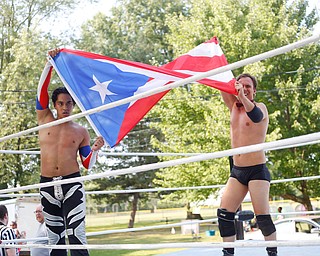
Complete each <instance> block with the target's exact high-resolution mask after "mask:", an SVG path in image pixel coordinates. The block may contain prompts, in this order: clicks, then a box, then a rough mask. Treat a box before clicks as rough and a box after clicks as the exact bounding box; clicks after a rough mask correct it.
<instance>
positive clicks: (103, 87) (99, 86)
mask: <svg viewBox="0 0 320 256" xmlns="http://www.w3.org/2000/svg"><path fill="white" fill-rule="evenodd" d="M92 79H93V81H94V82H95V83H96V84H95V85H94V86H92V87H90V88H89V89H90V90H93V91H97V92H98V93H99V94H100V98H101V102H102V104H103V103H104V100H105V98H106V96H107V95H115V93H113V92H111V91H109V90H108V85H109V84H110V83H111V82H112V80H109V81H105V82H103V83H101V82H100V81H99V80H98V79H97V78H96V77H95V75H93V76H92Z"/></svg>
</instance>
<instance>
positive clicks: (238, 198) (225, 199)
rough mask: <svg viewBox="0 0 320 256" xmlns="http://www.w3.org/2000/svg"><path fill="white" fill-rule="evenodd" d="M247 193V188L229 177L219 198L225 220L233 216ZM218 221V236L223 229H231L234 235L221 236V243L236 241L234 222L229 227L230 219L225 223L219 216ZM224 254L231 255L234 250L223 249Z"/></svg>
mask: <svg viewBox="0 0 320 256" xmlns="http://www.w3.org/2000/svg"><path fill="white" fill-rule="evenodd" d="M247 192H248V187H247V186H245V185H243V184H241V183H240V182H239V181H238V180H237V179H235V178H233V177H230V178H229V180H228V182H227V184H226V187H225V189H224V192H223V195H222V198H221V203H220V211H221V210H222V211H226V213H223V212H222V214H223V215H226V217H227V218H228V216H229V217H230V216H231V215H232V214H234V213H235V212H236V211H237V209H238V208H239V207H240V204H241V202H242V201H243V199H244V197H245V196H246V194H247ZM218 211H219V210H218ZM233 216H234V215H233ZM218 221H219V222H220V223H219V226H220V230H221V231H220V234H221V233H224V231H223V228H224V227H225V228H228V229H232V230H231V233H233V234H234V235H231V236H223V237H222V240H223V242H234V241H235V239H236V236H235V226H234V222H233V225H232V226H231V225H230V224H231V219H230V220H226V221H227V222H225V220H223V218H220V219H219V216H218ZM228 222H229V225H228ZM225 233H226V234H228V232H225ZM224 253H225V255H233V254H234V248H224Z"/></svg>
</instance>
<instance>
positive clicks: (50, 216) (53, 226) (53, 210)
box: [40, 187, 67, 256]
mask: <svg viewBox="0 0 320 256" xmlns="http://www.w3.org/2000/svg"><path fill="white" fill-rule="evenodd" d="M40 195H41V204H42V206H43V215H44V219H45V223H46V226H47V231H48V238H49V244H66V241H65V235H66V233H65V226H64V219H63V211H62V204H61V202H60V201H59V200H57V199H56V198H55V197H54V190H53V187H47V188H41V189H40ZM50 256H67V250H56V249H53V250H51V251H50Z"/></svg>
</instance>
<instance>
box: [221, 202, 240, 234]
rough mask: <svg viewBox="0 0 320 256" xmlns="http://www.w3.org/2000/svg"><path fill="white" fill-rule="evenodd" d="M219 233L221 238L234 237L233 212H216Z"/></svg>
mask: <svg viewBox="0 0 320 256" xmlns="http://www.w3.org/2000/svg"><path fill="white" fill-rule="evenodd" d="M217 216H218V223H219V231H220V236H221V237H228V236H234V235H235V234H236V227H235V225H234V217H235V213H234V212H229V211H227V210H226V209H221V208H219V209H218V211H217Z"/></svg>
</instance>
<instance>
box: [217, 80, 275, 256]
mask: <svg viewBox="0 0 320 256" xmlns="http://www.w3.org/2000/svg"><path fill="white" fill-rule="evenodd" d="M234 86H235V89H236V91H237V93H238V95H237V96H235V95H232V94H228V93H226V92H221V95H222V99H223V101H224V103H225V105H226V106H227V107H228V109H229V111H230V135H231V147H232V148H238V147H243V146H249V145H254V144H259V143H263V142H265V139H266V134H267V130H268V123H269V116H268V110H267V107H266V106H265V104H263V103H259V102H255V101H254V98H255V95H256V92H257V91H256V88H257V80H256V78H255V77H254V76H252V75H250V74H241V75H240V76H238V77H237V79H236V82H235V85H234ZM232 159H233V166H232V170H231V174H230V177H229V179H228V182H227V184H226V188H225V190H224V192H223V195H222V198H221V204H220V208H219V209H218V211H217V216H218V223H219V230H220V235H221V237H222V238H223V241H224V242H234V241H235V238H236V229H235V212H236V211H237V209H238V208H239V207H240V205H241V203H242V201H243V199H244V198H245V196H246V194H247V193H248V192H249V193H250V196H251V201H252V205H253V210H254V213H255V215H256V219H257V224H258V226H259V228H260V230H261V231H262V234H263V235H264V238H265V240H266V241H270V240H276V228H275V225H274V223H273V221H272V219H271V216H270V207H269V190H270V180H271V176H270V172H269V170H268V168H267V166H266V157H265V153H264V151H263V150H261V151H258V152H252V153H247V154H237V155H234V156H233V158H232ZM222 252H223V255H224V256H232V255H234V248H223V250H222ZM267 253H268V255H269V256H277V255H278V254H277V248H276V247H267Z"/></svg>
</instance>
